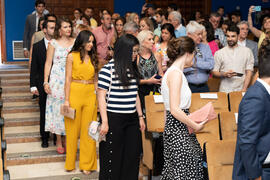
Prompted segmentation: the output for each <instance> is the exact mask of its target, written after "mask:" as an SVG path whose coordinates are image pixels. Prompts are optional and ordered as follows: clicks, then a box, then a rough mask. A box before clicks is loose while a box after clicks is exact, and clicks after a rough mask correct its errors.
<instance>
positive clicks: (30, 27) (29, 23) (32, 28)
mask: <svg viewBox="0 0 270 180" xmlns="http://www.w3.org/2000/svg"><path fill="white" fill-rule="evenodd" d="M35 32H36V13H35V14H30V15H28V16H27V17H26V21H25V26H24V33H23V48H27V49H28V50H30V46H31V39H32V36H33V34H34V33H35Z"/></svg>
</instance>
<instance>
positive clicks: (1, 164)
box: [0, 87, 10, 180]
mask: <svg viewBox="0 0 270 180" xmlns="http://www.w3.org/2000/svg"><path fill="white" fill-rule="evenodd" d="M2 108H3V101H2V88H1V87H0V145H1V151H0V157H1V158H0V179H3V180H9V179H10V174H9V171H8V170H7V166H6V164H7V163H6V162H7V156H6V150H7V142H6V140H5V136H4V118H2Z"/></svg>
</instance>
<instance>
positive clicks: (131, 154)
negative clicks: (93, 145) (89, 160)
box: [99, 112, 142, 180]
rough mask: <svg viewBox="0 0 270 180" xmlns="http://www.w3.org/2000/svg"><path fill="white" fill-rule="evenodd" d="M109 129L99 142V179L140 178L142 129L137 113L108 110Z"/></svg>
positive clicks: (129, 179) (133, 179) (124, 179)
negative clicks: (103, 138)
mask: <svg viewBox="0 0 270 180" xmlns="http://www.w3.org/2000/svg"><path fill="white" fill-rule="evenodd" d="M107 115H108V124H109V131H108V133H107V135H106V142H104V141H102V142H100V144H99V159H100V172H99V180H109V179H110V180H138V174H139V162H140V152H141V146H142V141H141V131H140V129H139V128H140V127H139V119H138V115H137V113H132V114H124V113H111V112H107Z"/></svg>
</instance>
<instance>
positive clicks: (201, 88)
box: [188, 83, 209, 93]
mask: <svg viewBox="0 0 270 180" xmlns="http://www.w3.org/2000/svg"><path fill="white" fill-rule="evenodd" d="M188 86H189V88H190V90H191V92H192V93H203V92H209V87H208V85H207V83H205V84H199V85H196V84H191V83H188Z"/></svg>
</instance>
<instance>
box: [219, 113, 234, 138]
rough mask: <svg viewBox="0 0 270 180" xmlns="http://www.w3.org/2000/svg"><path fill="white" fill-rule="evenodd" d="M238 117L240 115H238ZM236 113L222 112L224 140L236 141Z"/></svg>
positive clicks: (221, 125) (221, 127)
mask: <svg viewBox="0 0 270 180" xmlns="http://www.w3.org/2000/svg"><path fill="white" fill-rule="evenodd" d="M237 116H238V115H237ZM237 116H235V113H234V112H222V113H220V115H219V119H220V130H221V137H222V140H236V137H237V123H236V117H237Z"/></svg>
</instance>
